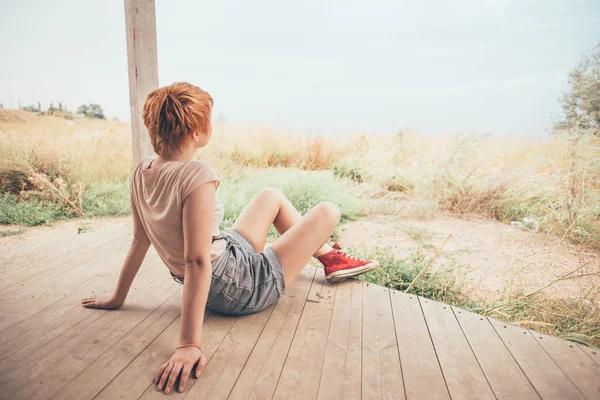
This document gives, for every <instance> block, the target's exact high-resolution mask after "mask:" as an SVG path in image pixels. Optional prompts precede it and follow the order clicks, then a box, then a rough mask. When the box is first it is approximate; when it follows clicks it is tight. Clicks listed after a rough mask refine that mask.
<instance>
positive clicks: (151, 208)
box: [130, 156, 225, 276]
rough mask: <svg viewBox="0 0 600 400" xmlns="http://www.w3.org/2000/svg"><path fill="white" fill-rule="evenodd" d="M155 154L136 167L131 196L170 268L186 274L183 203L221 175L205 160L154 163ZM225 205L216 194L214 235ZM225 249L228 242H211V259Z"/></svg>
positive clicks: (153, 243)
mask: <svg viewBox="0 0 600 400" xmlns="http://www.w3.org/2000/svg"><path fill="white" fill-rule="evenodd" d="M155 159H156V156H151V157H147V158H145V159H144V160H142V162H141V163H140V164H139V165H138V166H137V168H136V169H135V171H134V172H133V175H132V176H131V179H130V189H131V198H132V200H133V203H134V204H135V207H136V209H137V211H138V214H139V216H140V219H141V221H142V225H143V226H144V230H145V231H146V234H147V235H148V238H149V239H150V242H151V243H152V245H153V246H154V248H155V249H156V252H157V253H158V255H159V256H160V258H161V259H162V260H163V262H164V263H165V265H166V266H167V268H169V270H170V271H171V272H172V273H173V274H175V275H177V276H183V273H184V271H185V264H184V257H183V223H182V213H183V202H184V200H185V198H186V197H187V196H188V195H189V194H190V193H191V192H192V191H193V190H194V189H196V188H198V187H199V186H201V185H204V184H205V183H208V182H216V185H217V187H218V185H219V178H217V174H216V172H215V170H214V169H213V168H212V167H211V166H210V165H209V164H208V163H205V162H202V161H195V160H192V161H169V162H166V163H164V164H160V165H157V166H156V167H155V166H152V168H149V167H150V166H151V164H152V161H154V160H155ZM223 214H224V210H223V204H222V203H221V202H220V201H219V198H218V197H217V198H216V199H215V209H214V212H213V226H212V231H213V236H218V235H220V230H219V226H220V225H221V222H222V221H223ZM224 250H225V241H224V240H216V241H215V242H213V243H212V246H211V251H210V257H211V260H214V259H215V258H217V257H218V256H219V255H220V254H221V253H222V252H223V251H224Z"/></svg>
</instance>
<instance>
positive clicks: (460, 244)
mask: <svg viewBox="0 0 600 400" xmlns="http://www.w3.org/2000/svg"><path fill="white" fill-rule="evenodd" d="M122 224H127V225H131V221H130V219H129V218H106V219H93V220H72V221H67V222H60V223H55V224H53V225H52V226H43V227H36V228H26V229H25V230H24V231H23V233H21V234H19V235H15V236H8V237H4V238H1V239H0V252H2V253H5V254H6V253H9V254H7V255H8V257H11V256H22V254H20V253H22V252H24V251H35V249H36V248H39V249H41V248H42V247H45V248H50V247H51V245H52V243H53V242H58V241H61V240H62V241H64V240H65V237H68V236H69V235H71V236H74V235H77V234H85V233H87V232H104V233H105V234H111V231H112V230H113V228H115V226H116V225H122ZM0 229H1V230H14V229H15V228H14V227H6V226H4V227H0ZM450 234H452V236H451V237H450V239H449V240H448V241H447V243H446V244H445V246H444V247H443V249H442V251H441V253H440V255H439V256H438V258H437V259H436V260H435V261H434V263H433V268H444V267H452V268H454V269H455V270H456V272H457V274H459V275H460V276H461V277H463V278H464V279H465V281H466V283H467V287H468V288H469V289H470V290H471V294H473V295H475V296H479V297H483V298H486V299H487V300H494V299H498V298H505V297H506V296H507V295H508V293H509V291H511V290H512V292H513V293H515V292H516V291H518V290H522V291H526V292H529V291H532V290H535V289H538V288H540V287H543V286H545V285H547V284H548V283H550V282H552V281H553V280H555V279H556V278H558V277H560V276H562V275H564V274H566V273H568V272H570V271H572V270H575V269H577V268H578V267H580V266H582V265H584V264H585V266H583V267H582V268H581V269H580V270H579V271H577V274H579V275H587V276H583V277H582V276H579V277H576V278H574V279H568V280H562V281H559V282H557V283H556V284H553V285H552V286H550V287H549V288H548V289H545V292H546V293H548V294H550V295H552V296H557V297H561V298H565V297H579V296H581V295H582V293H586V292H587V291H589V290H591V289H593V288H594V287H595V288H598V287H600V277H599V275H598V272H599V271H600V253H599V252H598V251H594V250H590V249H586V248H584V247H581V246H575V245H573V244H571V243H568V242H567V241H563V242H562V243H561V240H560V238H557V237H553V236H548V235H546V234H543V233H534V232H528V231H522V230H520V229H516V228H511V227H510V226H508V225H506V224H501V223H499V222H496V221H489V220H482V219H463V218H461V219H459V218H456V217H453V216H450V215H443V214H442V215H438V216H436V217H434V218H432V219H428V220H408V219H403V218H400V217H393V216H377V217H367V218H363V219H361V220H359V221H355V222H349V223H346V224H345V225H343V226H342V228H341V233H340V242H341V243H342V244H343V245H345V246H347V247H349V248H350V249H351V250H352V249H357V250H358V249H361V250H367V251H371V250H375V249H377V248H389V249H390V250H391V251H392V252H393V253H394V254H395V255H396V256H398V257H408V256H410V255H411V253H412V252H414V251H416V250H417V249H421V251H423V252H424V253H425V254H426V255H427V256H433V255H434V254H435V253H436V251H437V249H438V248H439V247H440V246H441V245H442V244H443V243H444V241H445V240H446V238H447V237H448V236H449V235H450ZM592 273H596V275H591V276H590V275H589V274H592ZM577 274H574V275H577Z"/></svg>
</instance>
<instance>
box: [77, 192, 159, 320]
mask: <svg viewBox="0 0 600 400" xmlns="http://www.w3.org/2000/svg"><path fill="white" fill-rule="evenodd" d="M130 202H131V215H132V216H133V241H132V242H131V247H130V248H129V252H128V253H127V257H126V258H125V262H124V263H123V267H122V268H121V274H120V275H119V281H118V282H117V288H116V289H115V292H114V293H113V294H112V295H110V296H93V297H87V298H85V299H83V300H82V301H81V303H82V304H83V306H84V307H89V308H104V309H108V310H112V309H115V308H119V307H121V306H122V305H123V303H124V302H125V299H126V298H127V293H129V288H131V284H132V283H133V279H134V278H135V276H136V275H137V273H138V271H139V270H140V266H141V265H142V262H143V261H144V257H146V253H147V252H148V248H149V247H150V239H148V235H146V231H145V230H144V227H143V226H142V221H141V220H140V216H139V214H138V212H137V209H136V208H135V204H134V202H133V200H132V199H130Z"/></svg>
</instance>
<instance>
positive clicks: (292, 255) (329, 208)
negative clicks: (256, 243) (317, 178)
mask: <svg viewBox="0 0 600 400" xmlns="http://www.w3.org/2000/svg"><path fill="white" fill-rule="evenodd" d="M340 216H341V214H340V210H339V209H338V208H337V207H336V206H335V205H334V204H333V203H329V202H323V203H320V204H317V205H316V206H314V207H313V208H311V209H310V210H309V211H308V212H307V213H306V214H304V215H303V216H302V217H301V218H300V219H299V220H298V222H296V223H295V224H294V225H293V226H292V227H291V228H290V229H288V230H287V231H286V232H285V233H284V234H283V235H281V237H280V238H278V239H277V240H275V242H273V245H272V246H271V248H272V249H273V250H275V252H276V253H277V255H278V256H279V259H280V260H281V263H282V264H283V275H284V279H285V286H286V287H288V286H289V285H290V284H291V283H292V282H293V281H294V279H296V277H297V276H298V274H299V273H300V271H302V269H303V268H304V266H305V265H306V264H307V263H308V262H309V261H310V258H311V257H312V256H313V255H314V254H315V252H316V251H317V250H319V252H321V251H323V247H324V244H326V243H327V240H328V239H329V237H330V236H331V234H332V233H333V230H334V229H335V227H336V226H337V224H338V223H339V222H340ZM327 247H329V246H327ZM329 248H330V247H329Z"/></svg>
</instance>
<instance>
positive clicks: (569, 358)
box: [529, 331, 600, 399]
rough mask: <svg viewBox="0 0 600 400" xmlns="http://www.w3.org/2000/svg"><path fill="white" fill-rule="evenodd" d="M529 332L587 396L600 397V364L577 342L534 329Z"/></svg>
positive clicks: (591, 397) (590, 397)
mask: <svg viewBox="0 0 600 400" xmlns="http://www.w3.org/2000/svg"><path fill="white" fill-rule="evenodd" d="M529 333H530V334H531V336H533V337H534V339H535V340H536V341H537V342H538V343H539V344H540V346H542V348H543V349H544V350H545V351H546V353H548V355H549V356H550V357H552V359H553V360H554V362H555V363H556V365H558V367H559V368H560V369H561V370H562V371H563V372H564V373H565V375H567V376H568V377H569V379H571V382H573V383H574V384H575V386H577V388H578V389H579V391H580V392H581V393H582V394H583V395H584V396H585V397H586V398H588V399H594V398H597V399H600V366H598V364H596V363H595V362H594V361H593V360H591V359H590V358H589V357H588V356H587V355H586V354H585V352H584V351H583V350H582V349H581V348H579V347H578V346H577V344H576V343H571V342H568V341H566V340H563V339H559V338H556V337H553V336H549V335H542V334H541V333H536V332H533V331H529Z"/></svg>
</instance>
